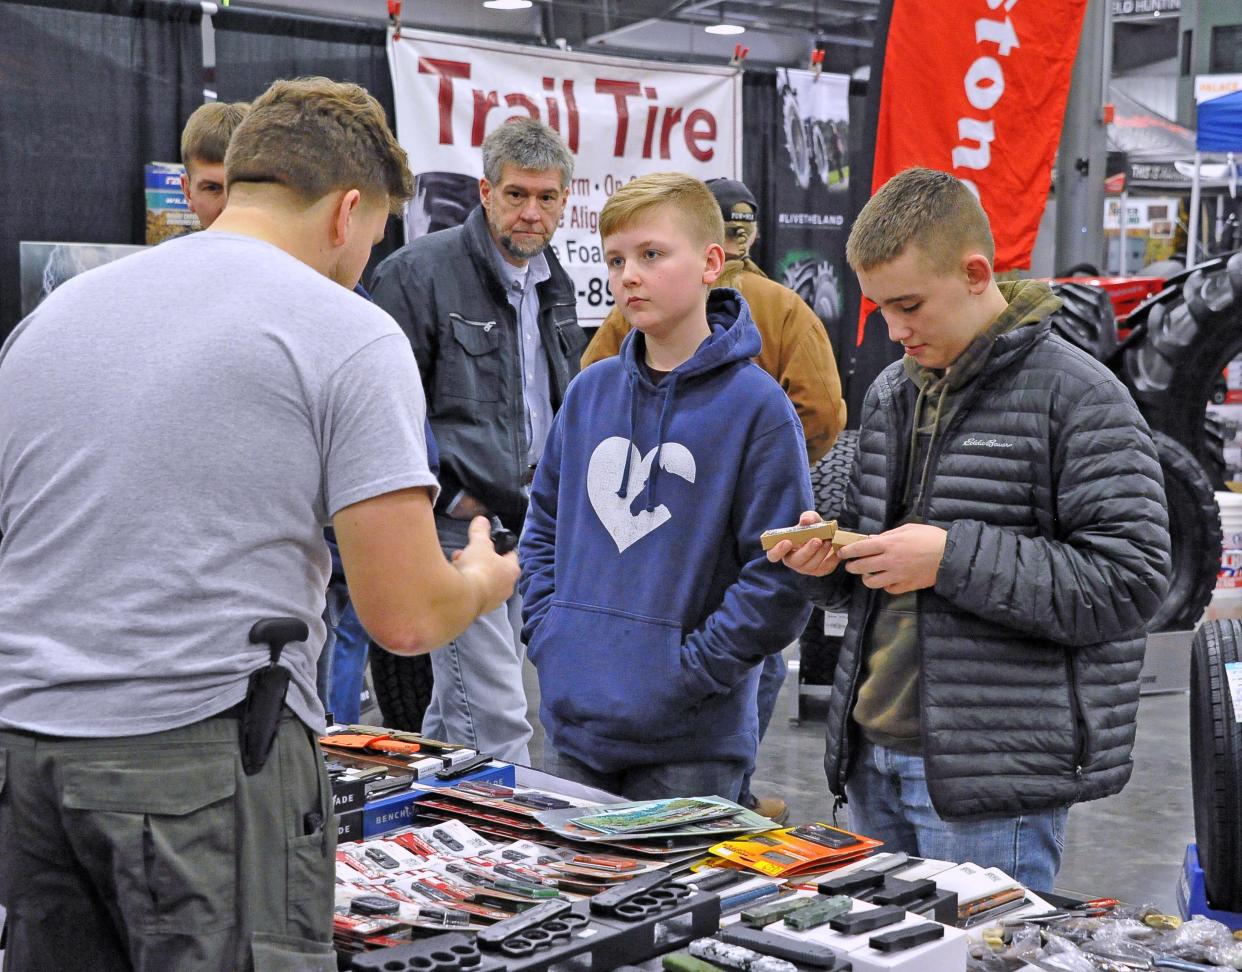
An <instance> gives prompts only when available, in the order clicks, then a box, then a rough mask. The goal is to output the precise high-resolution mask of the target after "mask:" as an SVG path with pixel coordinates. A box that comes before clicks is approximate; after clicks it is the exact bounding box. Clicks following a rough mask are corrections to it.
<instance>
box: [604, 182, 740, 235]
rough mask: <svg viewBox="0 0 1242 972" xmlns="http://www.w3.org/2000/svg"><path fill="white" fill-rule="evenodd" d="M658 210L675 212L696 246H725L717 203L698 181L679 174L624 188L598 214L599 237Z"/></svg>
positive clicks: (722, 221)
mask: <svg viewBox="0 0 1242 972" xmlns="http://www.w3.org/2000/svg"><path fill="white" fill-rule="evenodd" d="M660 206H670V207H672V209H674V210H675V211H676V213H677V215H678V216H680V217H681V221H682V225H683V226H684V227H685V228H686V230H687V231H688V232H689V234H690V236H691V237H692V238H693V239H694V240H695V242H698V243H716V244H717V245H719V246H724V218H723V217H722V216H721V215H720V203H718V202H716V197H715V196H713V195H712V191H711V190H710V189H708V188H707V186H706V185H704V183H703V181H702V180H701V179H696V178H694V176H688V175H684V174H682V173H680V172H653V173H651V174H650V175H644V176H639V177H638V178H637V179H633V180H631V181H630V182H627V183H626V184H625V185H623V186H622V187H621V188H620V189H618V190H617V191H616V192H614V193H613V194H612V195H611V196H609V197H608V201H607V202H606V203H604V208H603V209H602V210H600V214H599V235H600V236H601V237H604V238H606V237H609V236H611V235H612V234H613V233H617V232H620V231H621V230H623V229H625V228H626V227H627V226H630V225H631V224H633V223H634V221H635V220H637V219H639V218H641V217H642V216H644V215H646V214H647V213H649V212H651V211H652V210H654V209H656V208H658V207H660Z"/></svg>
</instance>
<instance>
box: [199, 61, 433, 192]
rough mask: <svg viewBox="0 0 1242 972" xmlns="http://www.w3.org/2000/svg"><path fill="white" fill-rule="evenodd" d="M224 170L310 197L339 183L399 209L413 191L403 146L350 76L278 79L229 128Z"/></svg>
mask: <svg viewBox="0 0 1242 972" xmlns="http://www.w3.org/2000/svg"><path fill="white" fill-rule="evenodd" d="M224 177H225V181H226V183H227V185H228V187H229V189H230V191H231V190H232V188H233V187H234V186H235V185H243V184H246V183H252V184H262V183H267V184H274V185H279V186H283V187H284V188H285V189H288V190H289V191H290V192H292V193H293V194H294V195H295V196H296V197H298V198H299V199H300V200H302V201H303V202H305V203H307V204H310V203H313V202H315V201H316V200H319V199H322V198H323V197H324V196H326V195H327V194H328V193H330V192H334V191H337V190H343V189H344V190H348V189H357V190H358V191H359V192H361V193H362V194H363V196H365V197H368V198H370V199H378V200H384V199H387V201H388V205H389V207H390V208H391V209H392V210H393V211H394V212H396V211H398V210H399V209H400V207H401V206H402V205H403V204H404V203H405V202H406V201H407V200H408V199H409V198H410V197H411V196H412V195H413V194H414V186H413V182H414V180H413V177H412V176H411V175H410V167H409V164H408V162H407V160H406V155H405V151H404V150H403V149H402V148H401V146H400V145H398V144H397V140H396V138H395V137H393V134H392V130H391V129H390V128H389V127H388V121H387V119H386V118H385V117H384V109H383V108H381V107H380V103H379V102H378V101H376V100H375V99H374V98H373V97H371V95H369V94H368V93H367V91H366V89H365V88H362V87H359V86H358V85H356V84H347V83H344V82H338V81H330V80H328V79H327V78H297V79H295V80H291V81H276V82H274V83H273V84H272V86H271V87H270V88H268V89H267V91H265V92H264V93H263V94H261V95H260V96H259V97H258V98H256V99H255V101H254V102H253V104H252V105H251V106H250V112H249V114H247V116H246V118H245V120H244V121H243V122H242V123H241V124H240V125H239V126H238V127H237V130H236V131H235V132H234V133H233V139H232V141H231V142H230V143H229V150H228V154H227V155H226V156H225V159H224Z"/></svg>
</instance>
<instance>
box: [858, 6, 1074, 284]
mask: <svg viewBox="0 0 1242 972" xmlns="http://www.w3.org/2000/svg"><path fill="white" fill-rule="evenodd" d="M1086 6H1087V0H953V2H952V3H942V4H934V5H932V4H927V3H924V2H920V0H893V12H892V18H891V20H890V22H889V27H888V43H887V46H886V48H885V57H884V75H883V81H882V87H881V90H880V111H879V119H878V125H877V131H876V146H875V167H874V169H873V170H872V180H871V185H872V191H874V190H875V189H878V188H879V187H880V186H881V185H883V184H884V182H885V181H886V180H888V179H889V178H890V177H891V176H894V175H896V174H897V173H898V172H900V171H901V170H902V169H907V168H909V167H910V166H914V165H924V166H928V167H929V168H933V169H942V170H945V171H947V172H952V173H953V174H954V175H955V176H957V177H958V178H959V179H961V180H962V181H963V182H965V183H966V184H967V185H968V186H970V187H971V188H972V190H973V191H974V192H975V194H976V195H977V196H978V197H979V201H980V202H981V203H982V204H983V208H984V210H985V211H986V212H987V214H988V218H989V219H990V220H991V223H992V233H993V235H994V236H995V238H996V268H997V269H998V270H1016V269H1022V268H1026V267H1029V266H1030V265H1031V251H1032V249H1033V248H1034V246H1035V236H1036V233H1037V232H1038V230H1039V220H1040V216H1041V215H1042V214H1043V211H1044V204H1045V201H1046V199H1047V196H1048V188H1049V185H1050V184H1051V180H1052V162H1053V157H1054V155H1055V154H1056V150H1057V144H1058V143H1059V142H1060V139H1061V125H1062V122H1063V120H1064V118H1065V102H1066V99H1067V98H1068V96H1069V86H1070V74H1071V71H1072V69H1073V65H1074V58H1075V56H1076V55H1077V53H1078V39H1079V35H1080V34H1081V32H1082V20H1083V14H1084V12H1085V11H1086Z"/></svg>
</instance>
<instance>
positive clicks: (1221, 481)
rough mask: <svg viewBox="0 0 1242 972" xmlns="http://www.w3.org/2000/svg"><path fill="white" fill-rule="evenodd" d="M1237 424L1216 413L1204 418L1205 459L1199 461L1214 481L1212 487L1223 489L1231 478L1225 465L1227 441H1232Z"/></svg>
mask: <svg viewBox="0 0 1242 972" xmlns="http://www.w3.org/2000/svg"><path fill="white" fill-rule="evenodd" d="M1235 429H1236V425H1235V424H1234V423H1231V422H1226V421H1225V420H1224V419H1221V418H1218V417H1217V416H1215V415H1212V414H1210V413H1209V414H1208V415H1207V416H1206V417H1205V418H1204V420H1203V460H1202V461H1201V462H1200V463H1199V464H1200V465H1201V466H1203V471H1204V472H1206V473H1207V474H1208V479H1210V480H1211V481H1212V488H1213V489H1215V490H1222V489H1224V488H1225V480H1227V479H1228V478H1229V475H1228V468H1229V467H1228V466H1226V465H1225V443H1226V442H1232V441H1233V437H1234V430H1235Z"/></svg>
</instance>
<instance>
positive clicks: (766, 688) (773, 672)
mask: <svg viewBox="0 0 1242 972" xmlns="http://www.w3.org/2000/svg"><path fill="white" fill-rule="evenodd" d="M787 671H788V666H787V665H786V664H785V656H784V654H782V653H781V652H779V651H778V652H777V653H776V654H775V655H768V657H767V658H765V659H764V660H763V672H762V673H761V674H760V676H759V694H758V695H757V696H756V698H755V701H756V704H757V706H758V709H759V742H761V743H762V742H763V736H764V734H765V733H766V732H767V731H768V723H769V722H771V721H772V713H773V712H775V711H776V697H777V696H778V695H780V692H781V686H782V685H784V684H785V675H786V672H787ZM755 759H756V761H757V760H758V759H759V753H758V752H756V753H755ZM754 772H755V767H754V766H752V767H751V768H750V769H748V770H747V771H746V775H745V776H744V777H742V790H741V795H740V796H739V797H738V801H737V802H738V803H740V804H741V805H742V806H744V807H749V806H753V804H754V802H755V798H754V797H753V796H751V792H750V778H751V776H753V775H754Z"/></svg>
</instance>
